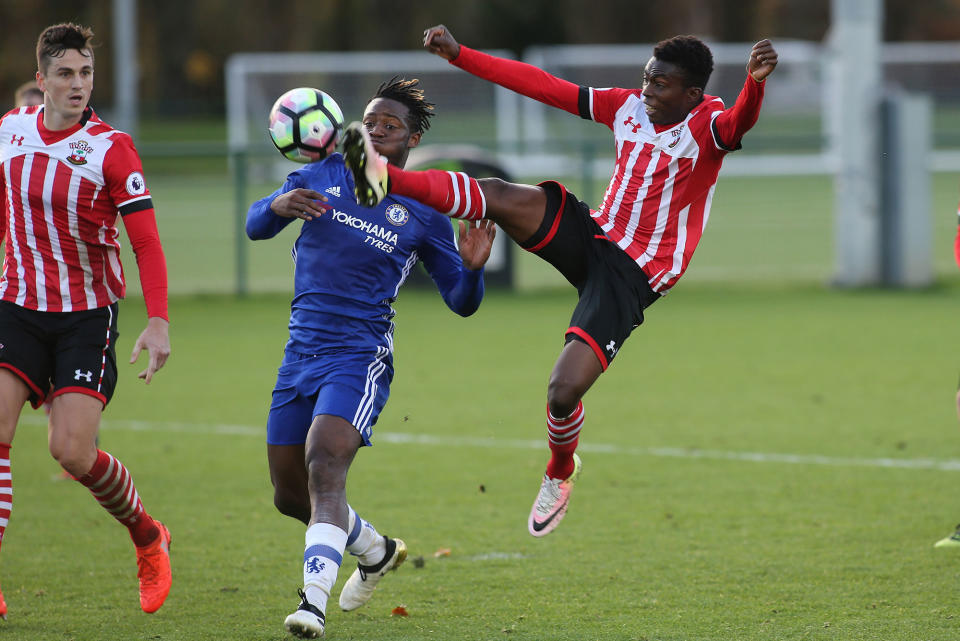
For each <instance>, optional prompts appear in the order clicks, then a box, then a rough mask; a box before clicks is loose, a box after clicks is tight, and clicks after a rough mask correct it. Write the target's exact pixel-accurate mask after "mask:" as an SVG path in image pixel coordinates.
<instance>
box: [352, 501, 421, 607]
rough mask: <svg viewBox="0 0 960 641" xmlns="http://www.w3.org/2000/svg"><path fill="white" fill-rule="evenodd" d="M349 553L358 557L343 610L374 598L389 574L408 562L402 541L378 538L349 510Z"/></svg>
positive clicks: (371, 527)
mask: <svg viewBox="0 0 960 641" xmlns="http://www.w3.org/2000/svg"><path fill="white" fill-rule="evenodd" d="M348 529H349V530H350V535H349V536H348V538H347V551H348V552H350V554H352V555H354V556H355V557H357V559H358V562H357V569H356V570H354V571H353V574H351V575H350V578H349V579H347V582H346V583H345V584H344V586H343V590H342V591H341V592H340V607H341V608H343V609H344V610H347V611H350V610H356V609H357V608H359V607H360V606H362V605H364V604H365V603H366V602H367V601H369V600H370V597H372V596H373V591H374V589H375V588H376V587H377V584H378V583H379V582H380V579H382V578H383V577H384V576H385V575H386V574H387V572H389V571H390V570H396V569H397V568H398V567H400V564H402V563H403V562H404V561H405V560H406V558H407V546H406V544H405V543H404V542H403V541H401V540H400V539H391V538H390V537H388V536H382V535H381V534H379V533H378V532H377V530H376V528H374V527H373V526H372V525H371V524H370V523H368V522H366V521H365V520H363V519H362V518H360V516H359V515H358V514H357V513H356V511H354V509H353V507H350V517H349V527H348Z"/></svg>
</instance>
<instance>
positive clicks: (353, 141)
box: [343, 122, 387, 207]
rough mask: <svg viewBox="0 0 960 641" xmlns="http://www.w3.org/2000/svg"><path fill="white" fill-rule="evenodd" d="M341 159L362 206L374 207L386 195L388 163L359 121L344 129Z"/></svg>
mask: <svg viewBox="0 0 960 641" xmlns="http://www.w3.org/2000/svg"><path fill="white" fill-rule="evenodd" d="M343 159H344V164H345V165H346V166H347V169H349V170H350V172H351V173H353V184H354V187H353V191H354V194H355V195H356V197H357V202H358V203H359V204H361V205H363V206H364V207H373V206H375V205H377V204H378V203H379V202H380V201H381V200H383V199H384V197H386V195H387V160H386V159H385V158H384V157H383V156H381V155H380V154H378V153H377V151H376V150H375V149H374V148H373V143H372V142H370V134H368V133H367V130H366V129H365V128H364V126H363V125H362V124H361V123H359V122H351V123H350V124H349V125H347V127H346V129H344V130H343Z"/></svg>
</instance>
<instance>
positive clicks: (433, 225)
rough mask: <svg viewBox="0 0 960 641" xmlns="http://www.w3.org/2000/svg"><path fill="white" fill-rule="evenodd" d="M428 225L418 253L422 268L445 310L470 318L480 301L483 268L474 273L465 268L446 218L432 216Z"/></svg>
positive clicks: (481, 297)
mask: <svg viewBox="0 0 960 641" xmlns="http://www.w3.org/2000/svg"><path fill="white" fill-rule="evenodd" d="M429 224H430V230H429V233H428V234H426V236H425V238H424V243H423V245H422V246H421V247H420V248H419V250H418V251H419V254H420V259H421V260H422V261H423V266H424V267H426V269H427V273H429V274H430V277H431V278H432V279H433V282H434V283H436V285H437V289H438V290H440V296H442V297H443V302H445V303H446V304H447V307H449V308H450V309H451V310H453V311H454V312H456V313H457V314H460V315H461V316H470V315H471V314H473V313H474V312H475V311H477V308H479V307H480V302H481V301H482V300H483V268H480V269H478V270H477V271H473V270H470V269H467V268H466V267H465V266H464V264H463V260H462V259H461V258H460V253H459V252H458V251H457V247H456V245H455V244H454V242H453V227H452V226H451V225H450V220H449V219H448V218H446V217H444V216H441V215H437V214H435V215H433V216H431V217H430V223H429Z"/></svg>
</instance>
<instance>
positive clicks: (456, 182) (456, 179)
mask: <svg viewBox="0 0 960 641" xmlns="http://www.w3.org/2000/svg"><path fill="white" fill-rule="evenodd" d="M447 175H448V176H450V185H451V187H452V189H451V191H453V207H451V208H450V209H449V210H448V211H445V212H443V213H445V214H453V213H455V212H456V211H457V210H459V209H460V191H461V189H460V174H458V173H457V172H455V171H448V172H447ZM468 197H469V194H468Z"/></svg>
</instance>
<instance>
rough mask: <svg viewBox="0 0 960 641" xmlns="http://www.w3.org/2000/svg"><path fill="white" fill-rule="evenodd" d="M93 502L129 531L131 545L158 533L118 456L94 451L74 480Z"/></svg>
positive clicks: (145, 542)
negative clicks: (90, 462)
mask: <svg viewBox="0 0 960 641" xmlns="http://www.w3.org/2000/svg"><path fill="white" fill-rule="evenodd" d="M77 481H79V482H80V483H81V484H83V485H84V486H85V487H86V488H87V489H88V490H90V493H91V494H93V497H94V498H95V499H97V502H98V503H99V504H100V505H102V506H103V509H105V510H106V511H107V512H109V513H110V514H112V515H113V518H115V519H117V520H118V521H120V522H121V523H123V524H124V525H125V526H127V529H128V530H129V531H130V538H131V539H133V543H134V545H136V546H138V547H144V546H146V545H149V544H150V543H152V542H153V541H155V540H156V539H157V537H158V536H160V528H158V527H157V524H156V523H155V522H154V520H153V519H152V518H150V515H149V514H147V512H146V510H144V509H143V503H142V502H141V501H140V495H139V494H137V488H136V487H134V485H133V477H132V476H130V472H128V471H127V468H126V467H124V465H123V463H121V462H120V461H119V460H118V459H116V458H114V457H113V456H111V455H110V454H107V453H106V452H104V451H102V450H97V460H96V462H95V463H94V464H93V467H92V468H90V471H89V472H87V473H86V474H84V475H83V476H81V477H80V478H78V479H77Z"/></svg>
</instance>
